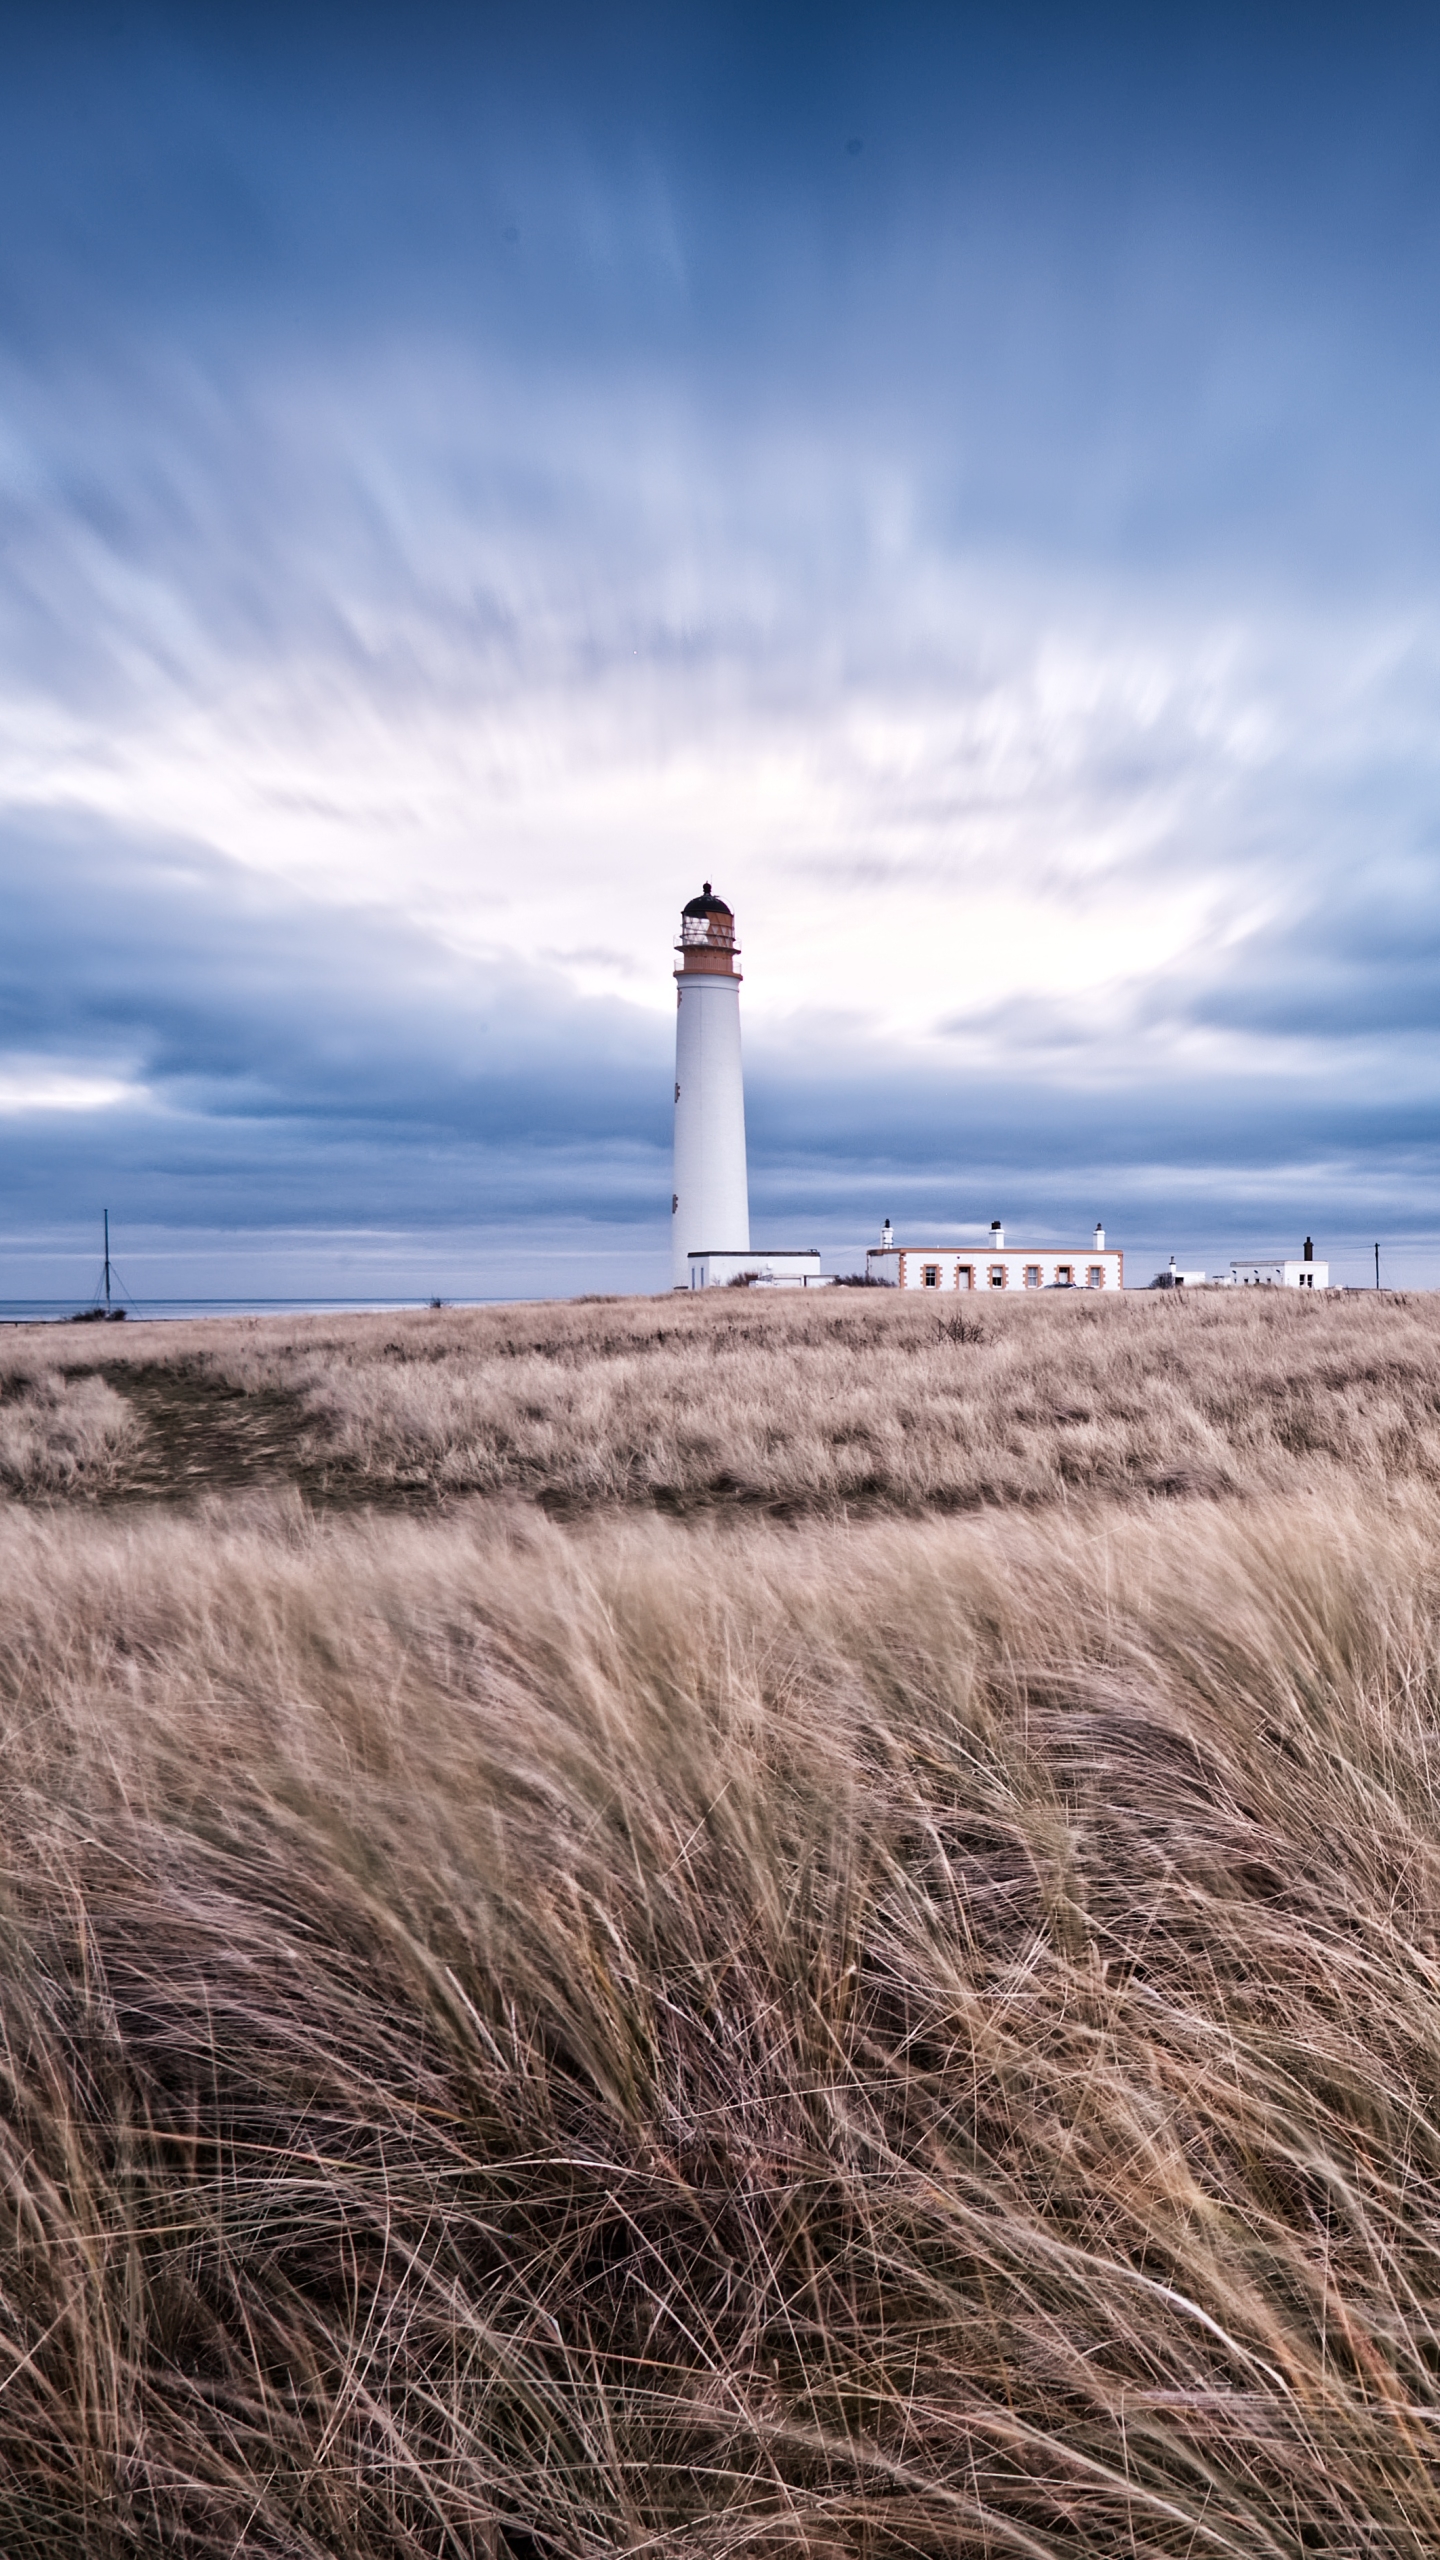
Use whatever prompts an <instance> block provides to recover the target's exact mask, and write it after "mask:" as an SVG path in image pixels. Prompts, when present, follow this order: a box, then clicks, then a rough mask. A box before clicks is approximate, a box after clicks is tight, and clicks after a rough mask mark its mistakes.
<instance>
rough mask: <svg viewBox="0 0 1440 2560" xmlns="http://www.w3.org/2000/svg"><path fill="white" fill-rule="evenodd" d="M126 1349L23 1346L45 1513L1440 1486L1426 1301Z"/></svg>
mask: <svg viewBox="0 0 1440 2560" xmlns="http://www.w3.org/2000/svg"><path fill="white" fill-rule="evenodd" d="M117 1330H119V1331H120V1334H121V1338H120V1339H119V1340H117V1339H116V1336H115V1335H114V1334H110V1333H107V1334H106V1337H105V1339H104V1342H103V1345H97V1344H96V1341H95V1338H94V1336H93V1335H89V1334H87V1335H84V1336H77V1335H76V1334H74V1333H71V1332H70V1331H69V1330H68V1329H67V1328H64V1327H55V1328H52V1329H49V1330H47V1331H45V1332H44V1333H36V1332H34V1331H31V1332H29V1333H27V1334H26V1335H24V1336H23V1337H15V1338H13V1339H12V1341H11V1342H9V1343H6V1344H5V1345H4V1347H3V1349H0V1394H3V1393H4V1392H6V1384H5V1382H6V1373H7V1366H8V1368H9V1370H10V1372H11V1374H12V1378H13V1380H14V1384H13V1385H12V1387H11V1389H10V1392H12V1393H19V1392H22V1389H23V1395H24V1397H25V1399H26V1401H25V1402H24V1406H23V1410H24V1413H25V1415H26V1427H27V1428H31V1426H32V1425H33V1426H34V1428H33V1432H32V1438H33V1440H34V1445H35V1448H36V1450H37V1452H38V1453H39V1454H38V1455H37V1456H36V1458H35V1459H34V1461H33V1462H32V1464H31V1471H30V1473H29V1474H28V1475H27V1476H25V1477H24V1479H23V1483H24V1486H25V1489H26V1490H27V1491H28V1492H30V1493H31V1494H32V1495H34V1496H38V1497H41V1498H44V1497H46V1496H48V1495H50V1494H52V1493H57V1492H58V1493H72V1492H75V1493H80V1494H86V1493H90V1494H94V1495H95V1496H96V1497H97V1498H99V1499H110V1498H113V1497H116V1496H120V1495H126V1494H130V1493H134V1492H136V1491H140V1492H144V1493H146V1494H151V1493H155V1492H158V1491H164V1490H165V1489H166V1487H167V1483H168V1485H169V1488H170V1489H171V1490H172V1491H174V1490H180V1491H184V1492H188V1491H190V1490H192V1489H193V1488H194V1487H195V1485H196V1484H200V1485H203V1484H205V1483H206V1482H217V1483H223V1484H236V1483H241V1482H244V1481H247V1480H254V1479H255V1478H256V1477H257V1476H259V1477H264V1478H266V1479H268V1480H278V1479H280V1478H282V1477H284V1478H287V1479H288V1480H290V1481H293V1482H295V1483H297V1484H298V1485H300V1486H301V1488H302V1489H303V1490H304V1492H305V1493H306V1495H307V1498H309V1499H312V1500H315V1501H321V1502H330V1503H335V1502H342V1503H345V1502H348V1503H355V1502H361V1503H364V1502H373V1501H376V1500H389V1501H400V1502H415V1503H420V1504H430V1505H434V1504H437V1503H439V1504H444V1503H447V1502H453V1501H455V1500H457V1499H459V1498H462V1497H465V1496H468V1495H480V1496H489V1497H494V1496H502V1497H511V1496H519V1497H521V1498H522V1499H526V1500H530V1501H538V1502H541V1503H543V1504H546V1505H548V1506H550V1507H551V1508H553V1509H556V1510H559V1511H564V1512H569V1513H572V1514H580V1513H588V1512H594V1511H603V1510H608V1509H612V1508H614V1507H616V1506H625V1507H634V1506H640V1507H642V1508H646V1509H658V1510H662V1511H663V1510H668V1511H674V1512H684V1513H694V1512H697V1511H703V1510H707V1509H713V1508H715V1507H717V1506H718V1507H729V1508H733V1507H736V1506H740V1507H746V1506H750V1507H756V1506H763V1507H768V1508H770V1509H772V1510H776V1511H779V1512H782V1513H785V1514H789V1515H790V1516H792V1517H795V1516H806V1515H808V1516H828V1517H832V1518H838V1517H842V1516H846V1515H850V1516H854V1515H855V1514H856V1513H857V1512H858V1513H875V1512H882V1513H883V1512H887V1511H899V1512H905V1513H920V1512H925V1511H971V1510H980V1509H1008V1508H1011V1507H1014V1506H1016V1505H1019V1506H1023V1507H1025V1508H1030V1509H1053V1508H1055V1507H1058V1506H1065V1507H1074V1506H1075V1505H1077V1504H1079V1505H1082V1506H1084V1505H1087V1504H1090V1503H1092V1502H1095V1501H1100V1502H1107V1503H1108V1502H1115V1501H1121V1502H1126V1503H1135V1502H1139V1503H1148V1502H1149V1501H1151V1500H1152V1499H1153V1498H1154V1497H1155V1496H1156V1495H1162V1496H1163V1495H1175V1494H1180V1495H1185V1494H1202V1495H1210V1496H1214V1497H1217V1498H1222V1499H1224V1498H1230V1497H1233V1496H1236V1495H1253V1494H1272V1495H1278V1494H1284V1493H1288V1492H1289V1491H1290V1490H1291V1489H1292V1488H1294V1487H1296V1486H1301V1487H1314V1486H1317V1485H1319V1484H1322V1483H1326V1484H1328V1483H1329V1482H1331V1481H1332V1480H1334V1479H1337V1478H1343V1479H1344V1481H1345V1482H1346V1483H1348V1484H1351V1485H1354V1484H1361V1483H1364V1484H1368V1485H1371V1486H1377V1487H1378V1486H1383V1485H1390V1484H1393V1483H1394V1482H1396V1481H1397V1480H1400V1479H1412V1480H1414V1481H1416V1482H1417V1483H1420V1484H1422V1485H1425V1486H1429V1487H1433V1488H1440V1299H1437V1298H1431V1297H1415V1298H1412V1299H1409V1300H1408V1301H1407V1300H1397V1299H1395V1298H1391V1297H1380V1296H1375V1295H1371V1296H1369V1297H1365V1296H1358V1295H1357V1296H1352V1297H1344V1298H1341V1297H1337V1298H1334V1299H1330V1298H1323V1299H1317V1300H1307V1299H1305V1298H1303V1297H1301V1296H1300V1294H1299V1293H1298V1292H1283V1293H1282V1292H1276V1293H1273V1294H1272V1293H1270V1292H1266V1291H1259V1290H1256V1291H1250V1292H1244V1293H1236V1294H1235V1295H1233V1296H1231V1295H1216V1296H1212V1297H1201V1298H1197V1299H1187V1298H1186V1297H1185V1296H1184V1295H1183V1293H1178V1292H1177V1293H1175V1294H1174V1295H1170V1294H1166V1295H1164V1296H1157V1297H1152V1298H1146V1297H1143V1296H1139V1295H1131V1296H1130V1297H1128V1298H1116V1299H1113V1300H1109V1301H1090V1300H1086V1299H1083V1298H1082V1299H1081V1300H1079V1301H1078V1302H1076V1301H1065V1300H1062V1301H1059V1302H1057V1301H1055V1300H1054V1299H1051V1300H1048V1301H1046V1300H1040V1301H1039V1302H1030V1303H1026V1302H1025V1301H1024V1300H1023V1299H1021V1300H1018V1301H1015V1300H1010V1301H1005V1300H1000V1301H997V1300H996V1299H994V1298H991V1297H977V1298H975V1299H970V1300H959V1301H957V1300H954V1299H952V1300H950V1301H949V1303H948V1306H946V1307H944V1308H943V1309H942V1310H941V1311H940V1312H938V1313H937V1311H936V1309H935V1308H934V1307H933V1306H931V1305H930V1304H928V1303H927V1302H926V1301H925V1300H924V1299H923V1298H915V1297H910V1298H907V1299H903V1300H902V1299H899V1298H897V1297H895V1296H893V1295H891V1294H889V1293H887V1292H884V1291H879V1290H876V1291H873V1292H868V1293H855V1294H853V1295H852V1294H851V1293H849V1292H844V1293H836V1294H835V1295H834V1296H828V1297H821V1298H788V1299H787V1298H783V1297H781V1298H771V1299H769V1300H764V1299H760V1298H757V1297H755V1296H753V1295H749V1294H737V1293H732V1292H730V1291H724V1290H721V1291H717V1292H715V1293H713V1294H712V1295H711V1296H709V1297H707V1298H705V1299H701V1300H699V1301H694V1300H688V1299H685V1298H681V1299H679V1300H678V1301H677V1300H671V1299H658V1300H657V1299H631V1300H628V1301H620V1302H616V1303H614V1304H601V1305H592V1306H586V1305H579V1306H548V1307H518V1308H512V1307H504V1308H485V1309H477V1310H473V1311H468V1312H467V1311H461V1312H455V1313H451V1312H447V1311H444V1310H441V1311H438V1312H433V1313H432V1312H426V1313H416V1314H410V1315H393V1314H392V1315H386V1316H374V1317H350V1318H345V1319H341V1320H339V1321H336V1320H333V1319H316V1320H313V1321H312V1322H310V1323H308V1324H305V1325H296V1324H293V1323H291V1324H281V1323H279V1322H270V1323H254V1324H251V1325H247V1326H243V1327H242V1326H237V1325H234V1324H229V1325H222V1324H210V1325H185V1326H173V1327H172V1326H164V1327H143V1328H142V1327H138V1326H137V1327H135V1328H133V1334H132V1336H131V1338H129V1339H126V1338H125V1335H124V1330H123V1329H117ZM977 1335H978V1339H977V1338H976V1337H977ZM26 1380H28V1382H29V1383H28V1386H26V1385H24V1382H25V1381H26ZM100 1386H104V1387H105V1388H108V1389H109V1390H111V1391H113V1395H114V1396H115V1397H118V1398H120V1399H123V1400H124V1403H126V1404H128V1405H129V1407H130V1408H131V1412H132V1416H133V1418H134V1420H135V1421H136V1422H137V1423H138V1426H139V1429H138V1433H137V1434H136V1435H135V1436H133V1438H132V1439H131V1441H129V1442H128V1443H126V1444H125V1445H124V1446H123V1447H119V1444H117V1447H118V1448H119V1454H118V1456H117V1448H112V1446H111V1445H110V1444H109V1442H107V1441H104V1440H103V1437H101V1438H97V1439H96V1440H95V1441H94V1443H93V1447H92V1445H91V1444H87V1445H86V1449H85V1450H83V1451H78V1454H77V1447H76V1444H74V1443H73V1432H72V1424H73V1418H74V1417H75V1415H76V1414H77V1413H78V1411H79V1409H80V1405H81V1403H82V1401H83V1397H84V1395H87V1394H93V1393H94V1391H95V1390H96V1388H98V1387H100ZM47 1396H48V1397H49V1398H50V1399H51V1401H50V1404H49V1405H48V1406H47V1405H46V1403H45V1399H46V1397H47ZM17 1410H19V1408H17ZM113 1410H114V1408H113V1406H112V1405H111V1403H109V1402H108V1401H107V1402H106V1404H105V1411H106V1412H107V1413H111V1412H112V1411H113ZM3 1412H4V1407H3V1406H0V1416H3ZM47 1432H49V1434H50V1437H49V1438H48V1439H47V1438H46V1433H47ZM67 1432H72V1439H71V1440H70V1441H67V1439H66V1433H67ZM47 1448H48V1449H51V1450H52V1451H53V1453H54V1455H53V1464H50V1463H49V1462H48V1461H45V1460H44V1451H45V1450H46V1449H47ZM3 1462H4V1461H3V1449H0V1467H3ZM47 1467H48V1472H47ZM15 1480H16V1479H15V1478H13V1477H12V1481H15Z"/></svg>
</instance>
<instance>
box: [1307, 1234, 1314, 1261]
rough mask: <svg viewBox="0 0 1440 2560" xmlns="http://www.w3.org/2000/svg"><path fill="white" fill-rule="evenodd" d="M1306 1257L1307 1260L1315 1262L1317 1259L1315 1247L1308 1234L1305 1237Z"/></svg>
mask: <svg viewBox="0 0 1440 2560" xmlns="http://www.w3.org/2000/svg"><path fill="white" fill-rule="evenodd" d="M1305 1259H1306V1261H1307V1262H1313V1261H1314V1259H1315V1247H1314V1245H1313V1244H1312V1243H1311V1241H1310V1238H1309V1237H1308V1236H1307V1237H1306V1239H1305Z"/></svg>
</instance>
